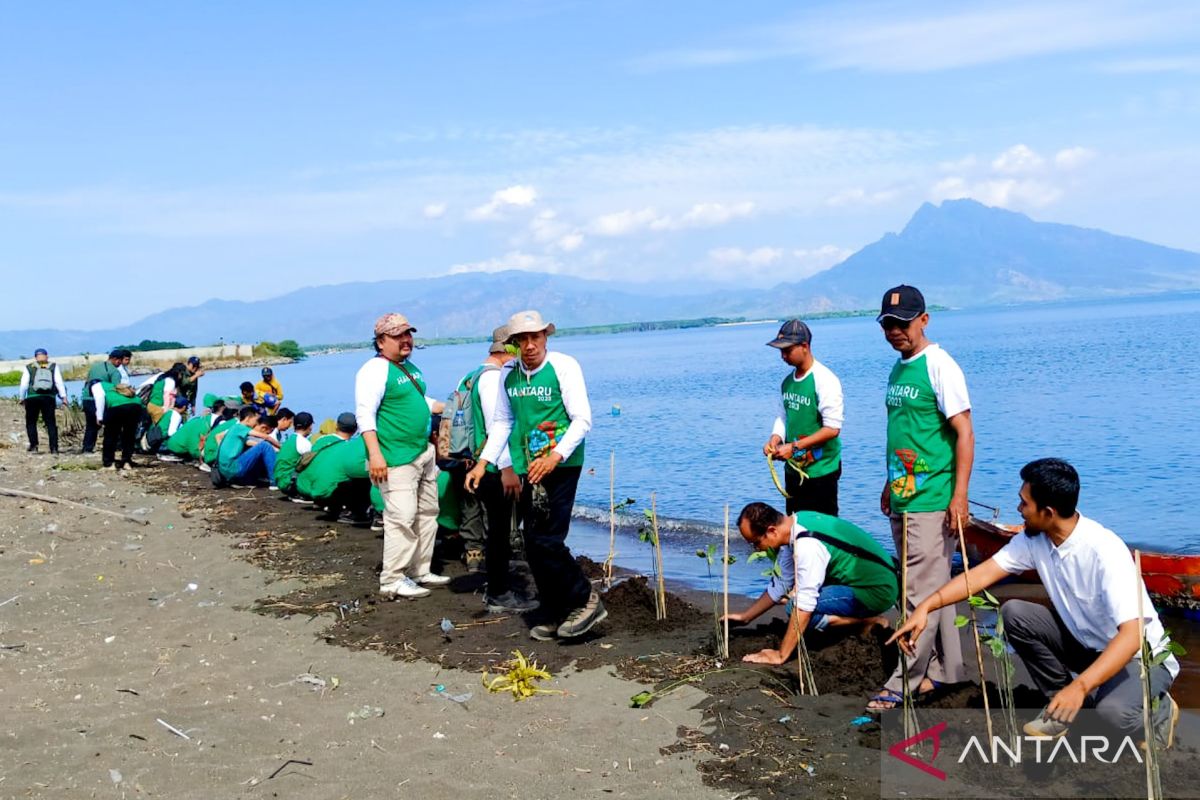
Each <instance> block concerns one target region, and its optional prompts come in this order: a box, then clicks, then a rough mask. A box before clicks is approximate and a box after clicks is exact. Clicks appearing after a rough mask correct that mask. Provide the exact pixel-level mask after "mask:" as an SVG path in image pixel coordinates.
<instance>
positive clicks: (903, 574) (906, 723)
mask: <svg viewBox="0 0 1200 800" xmlns="http://www.w3.org/2000/svg"><path fill="white" fill-rule="evenodd" d="M907 621H908V512H907V511H905V512H903V513H902V514H901V516H900V624H901V625H903V624H904V623H905V622H907ZM900 673H901V680H902V681H903V687H902V688H901V689H900V697H901V712H900V719H901V722H902V724H903V730H904V738H905V739H909V738H911V737H912V736H913V735H914V734H915V733H916V730H917V724H916V722H917V721H916V712H915V711H914V709H913V704H912V692H910V691H909V688H910V687H909V685H908V656H907V655H905V653H904V648H903V647H901V648H900ZM918 688H919V687H918Z"/></svg>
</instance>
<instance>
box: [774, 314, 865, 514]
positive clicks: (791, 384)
mask: <svg viewBox="0 0 1200 800" xmlns="http://www.w3.org/2000/svg"><path fill="white" fill-rule="evenodd" d="M767 344H768V345H769V346H771V347H775V348H778V349H779V355H780V357H781V358H782V359H783V363H785V364H787V365H788V366H790V367H792V370H791V371H790V372H788V375H787V377H786V378H784V379H783V383H782V384H781V385H780V388H779V391H780V396H779V413H778V415H777V416H776V417H775V425H774V427H773V428H772V430H771V438H770V439H768V440H767V443H766V444H765V445H763V453H765V454H766V455H768V456H770V457H771V458H773V459H775V460H777V461H782V462H784V464H785V466H784V488H785V489H786V491H787V494H788V497H787V513H789V514H791V513H792V512H794V511H819V512H821V513H822V514H829V515H831V516H834V517H836V516H837V513H838V479H839V478H841V476H842V440H841V436H840V434H841V432H842V421H843V419H844V418H845V412H844V410H843V405H842V382H841V381H839V380H838V378H837V376H836V375H834V374H833V372H832V371H830V369H829V368H828V367H826V366H825V365H824V364H822V363H821V362H820V361H817V360H816V359H815V358H813V354H812V331H810V330H809V329H808V326H807V325H805V324H804V322H803V321H801V320H798V319H790V320H788V321H787V322H785V323H783V326H782V327H780V329H779V335H778V336H776V337H775V338H774V339H772V340H771V341H769V342H767Z"/></svg>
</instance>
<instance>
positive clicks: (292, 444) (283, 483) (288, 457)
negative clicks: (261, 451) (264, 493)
mask: <svg viewBox="0 0 1200 800" xmlns="http://www.w3.org/2000/svg"><path fill="white" fill-rule="evenodd" d="M301 439H304V440H305V441H308V439H307V437H303V436H301V435H300V434H298V433H297V434H296V435H295V436H292V437H291V438H289V439H288V440H287V441H286V442H284V443H283V444H281V445H279V452H278V453H277V454H276V455H275V475H274V476H273V477H274V478H275V485H276V486H278V487H279V488H280V489H286V488H287V487H289V486H291V485H292V478H293V477H294V476H295V474H296V464H298V463H300V451H299V450H297V449H296V447H297V446H298V445H299V444H300V440H301Z"/></svg>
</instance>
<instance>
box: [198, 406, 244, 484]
mask: <svg viewBox="0 0 1200 800" xmlns="http://www.w3.org/2000/svg"><path fill="white" fill-rule="evenodd" d="M218 402H222V403H223V402H224V401H218ZM214 408H215V406H214ZM213 417H214V418H215V419H216V421H215V422H214V423H213V426H212V427H211V428H209V430H208V433H206V434H204V436H202V437H201V439H200V453H201V455H202V456H203V460H202V461H201V462H200V464H199V467H200V471H201V472H209V473H211V472H212V468H213V467H214V466H215V465H216V463H217V453H218V451H219V450H220V448H221V439H223V438H224V437H225V433H226V431H228V430H229V429H230V428H232V427H233V426H234V425H237V424H238V412H237V411H235V410H234V409H233V408H231V407H230V406H228V405H224V406H222V408H221V413H220V415H219V416H218V415H217V414H215V413H214V414H213Z"/></svg>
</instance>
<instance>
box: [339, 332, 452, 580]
mask: <svg viewBox="0 0 1200 800" xmlns="http://www.w3.org/2000/svg"><path fill="white" fill-rule="evenodd" d="M416 330H417V329H416V328H414V327H413V326H412V325H410V324H409V323H408V319H406V318H405V317H404V316H403V315H401V314H384V315H383V316H381V317H380V318H379V319H378V320H376V322H375V357H374V358H372V359H370V360H369V361H367V363H365V364H363V366H362V367H361V368H360V369H359V370H358V374H357V375H356V376H355V379H354V404H355V414H356V415H357V418H358V429H359V431H361V432H362V438H363V443H364V444H366V447H367V467H368V472H369V474H370V477H371V480H372V481H373V482H374V483H375V485H376V486H378V487H379V491H380V493H381V494H382V495H383V502H384V511H383V569H382V571H381V572H380V575H379V593H380V594H381V595H382V596H383V597H385V598H387V599H395V598H400V597H407V598H417V597H425V596H427V595H428V594H429V587H438V586H445V585H446V584H448V583H449V582H450V579H449V578H447V577H445V576H444V575H438V574H435V573H434V572H433V543H434V539H435V538H436V536H437V514H438V492H437V476H438V468H437V463H436V454H435V453H434V447H433V445H432V444H430V443H429V428H430V415H431V413H440V412H441V411H442V403H441V401H439V400H435V399H433V398H432V397H429V396H428V395H427V394H426V386H425V378H424V376H423V375H422V374H421V370H420V369H418V368H417V366H416V365H415V364H413V363H412V361H410V360H409V356H411V355H412V351H413V333H415V332H416Z"/></svg>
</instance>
